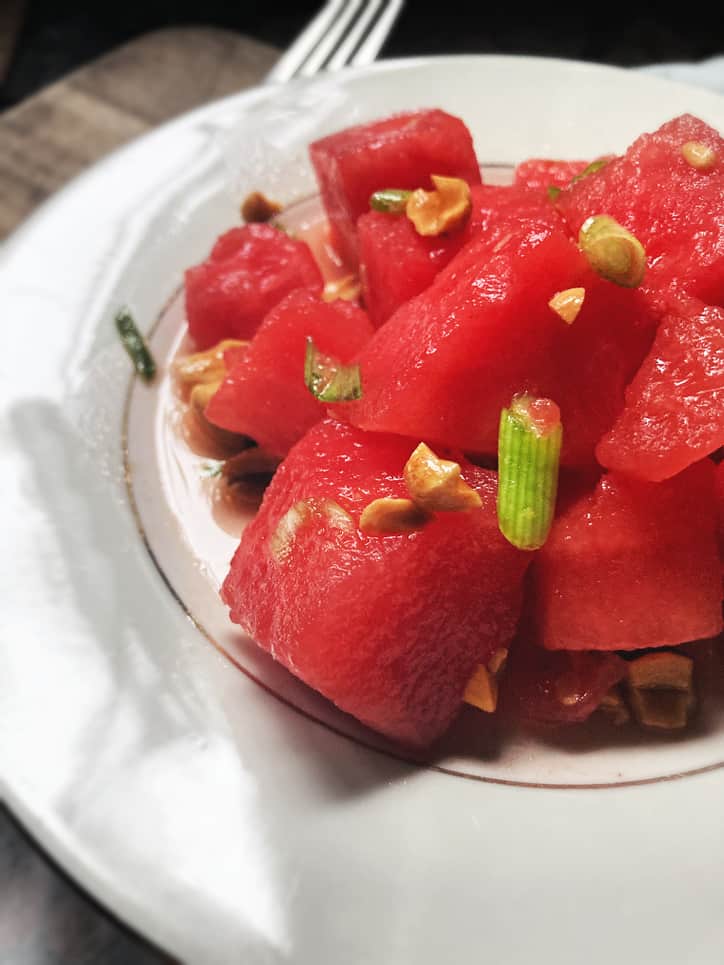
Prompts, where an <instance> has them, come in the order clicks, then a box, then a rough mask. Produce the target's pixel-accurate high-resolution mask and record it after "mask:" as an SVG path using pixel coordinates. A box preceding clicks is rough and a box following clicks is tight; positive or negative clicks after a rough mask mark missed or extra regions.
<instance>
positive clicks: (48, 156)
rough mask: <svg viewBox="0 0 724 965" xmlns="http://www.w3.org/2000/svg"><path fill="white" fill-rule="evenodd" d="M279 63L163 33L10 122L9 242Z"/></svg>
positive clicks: (193, 34)
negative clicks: (95, 174) (145, 146)
mask: <svg viewBox="0 0 724 965" xmlns="http://www.w3.org/2000/svg"><path fill="white" fill-rule="evenodd" d="M278 55H279V53H278V51H277V50H275V49H274V48H273V47H269V46H267V45H266V44H262V43H259V42H258V41H256V40H253V39H252V38H251V37H245V36H243V35H241V34H235V33H231V32H229V31H225V30H218V29H215V28H199V27H176V28H172V29H168V30H160V31H157V32H154V33H151V34H147V35H145V36H143V37H140V38H139V39H137V40H135V41H132V42H131V43H129V44H126V45H125V46H123V47H120V48H118V49H117V50H114V51H113V52H111V53H109V54H107V55H106V56H104V57H101V58H100V59H99V60H96V61H93V62H92V63H90V64H88V65H87V66H85V67H82V68H81V69H80V70H77V71H75V72H74V73H72V74H70V75H69V76H67V77H65V78H63V79H62V80H60V81H58V82H57V83H55V84H52V85H50V86H49V87H46V88H45V89H44V90H42V91H40V93H38V94H35V95H34V96H33V97H30V98H28V99H27V100H26V101H24V102H22V103H21V104H19V105H17V106H16V107H13V108H11V109H10V110H8V111H6V112H5V113H4V114H0V145H2V149H1V150H0V237H4V236H5V235H7V234H8V233H9V232H10V231H12V230H13V228H15V227H16V226H17V225H18V224H19V223H20V222H21V221H22V219H23V218H25V217H26V216H27V215H28V214H30V212H31V211H32V210H33V209H34V208H35V207H37V205H38V204H40V202H41V201H43V200H45V198H47V197H48V196H49V195H51V194H52V193H53V192H54V191H56V190H57V189H58V188H59V187H61V186H62V185H63V184H65V183H66V181H69V180H70V179H71V178H72V177H73V176H74V175H76V174H78V173H79V172H80V171H82V170H83V169H84V168H85V167H87V166H88V165H89V164H92V163H93V162H94V161H97V160H98V159H99V158H100V157H103V155H104V154H107V153H108V152H109V151H111V150H113V148H115V147H119V146H120V145H121V144H124V143H125V142H126V141H130V140H131V139H132V138H134V137H137V136H138V135H139V134H143V133H144V132H145V131H148V130H150V129H151V128H152V127H156V126H157V125H158V124H161V123H162V122H163V121H166V120H169V119H170V118H172V117H175V116H176V115H177V114H181V113H183V112H184V111H187V110H190V109H191V108H193V107H198V106H199V105H200V104H204V103H206V102H207V101H210V100H214V99H215V98H217V97H223V96H224V95H226V94H232V93H234V92H235V91H239V90H243V89H244V88H245V87H251V86H253V85H254V84H256V83H259V82H260V81H261V80H262V79H263V78H264V76H265V74H266V73H267V72H268V71H269V69H270V68H271V67H272V65H273V64H274V62H275V60H276V59H277V57H278Z"/></svg>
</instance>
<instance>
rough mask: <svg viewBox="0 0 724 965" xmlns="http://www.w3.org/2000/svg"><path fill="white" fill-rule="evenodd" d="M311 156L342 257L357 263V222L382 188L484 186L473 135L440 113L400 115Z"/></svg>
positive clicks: (328, 140)
mask: <svg viewBox="0 0 724 965" xmlns="http://www.w3.org/2000/svg"><path fill="white" fill-rule="evenodd" d="M309 152H310V157H311V160H312V164H313V165H314V170H315V173H316V176H317V181H318V183H319V189H320V192H321V195H322V201H323V203H324V207H325V210H326V212H327V217H328V218H329V222H330V225H331V227H332V231H333V234H334V240H335V244H336V246H337V247H338V249H339V251H340V254H341V255H342V256H343V257H344V258H345V260H347V261H348V263H349V264H350V266H351V267H355V266H356V265H357V236H356V224H357V219H358V218H359V217H360V215H362V214H364V213H365V212H366V211H368V210H369V199H370V195H371V194H373V193H374V192H375V191H379V190H381V189H382V188H410V189H414V188H428V189H429V188H432V182H431V181H430V175H431V174H442V175H448V176H450V177H457V178H462V179H463V180H464V181H467V182H468V183H469V184H478V183H479V182H480V169H479V167H478V161H477V158H476V157H475V150H474V148H473V141H472V138H471V136H470V132H469V131H468V129H467V127H466V126H465V125H464V124H463V122H462V121H461V120H460V119H459V118H457V117H453V116H452V115H451V114H447V113H445V111H441V110H423V111H416V112H412V113H406V114H396V115H394V116H392V117H388V118H386V119H385V120H381V121H376V122H374V123H371V124H361V125H358V126H356V127H350V128H347V129H346V130H344V131H339V132H338V133H336V134H331V135H330V136H329V137H324V138H322V139H321V140H318V141H315V142H314V143H313V144H312V145H310V149H309Z"/></svg>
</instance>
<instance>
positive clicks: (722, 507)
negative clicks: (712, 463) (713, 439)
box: [714, 462, 724, 581]
mask: <svg viewBox="0 0 724 965" xmlns="http://www.w3.org/2000/svg"><path fill="white" fill-rule="evenodd" d="M714 490H715V492H716V512H717V540H718V543H719V559H720V560H721V565H722V580H723V581H724V462H720V463H719V464H718V465H717V467H716V473H715V476H714Z"/></svg>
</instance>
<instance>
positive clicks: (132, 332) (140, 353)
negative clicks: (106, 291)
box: [116, 308, 156, 382]
mask: <svg viewBox="0 0 724 965" xmlns="http://www.w3.org/2000/svg"><path fill="white" fill-rule="evenodd" d="M116 329H117V331H118V334H119V335H120V338H121V341H122V342H123V346H124V348H125V349H126V351H127V352H128V354H129V355H130V357H131V361H132V362H133V365H134V368H135V369H136V372H138V374H139V375H140V376H141V378H142V379H145V381H146V382H150V381H151V379H152V378H153V377H154V375H155V374H156V363H155V362H154V360H153V356H152V355H151V353H150V351H149V349H148V346H147V345H146V342H145V341H144V338H143V335H141V333H140V332H139V330H138V326H137V325H136V323H135V321H134V319H133V315H131V313H130V311H129V310H128V309H127V308H122V309H121V310H120V311H119V312H118V314H117V315H116Z"/></svg>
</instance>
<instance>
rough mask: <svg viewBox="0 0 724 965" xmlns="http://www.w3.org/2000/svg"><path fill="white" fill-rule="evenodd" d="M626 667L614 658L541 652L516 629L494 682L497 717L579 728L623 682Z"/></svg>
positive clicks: (556, 651)
mask: <svg viewBox="0 0 724 965" xmlns="http://www.w3.org/2000/svg"><path fill="white" fill-rule="evenodd" d="M626 666H627V665H626V661H625V660H622V659H621V657H619V656H617V655H616V654H615V653H601V652H595V651H576V652H574V651H569V650H555V651H553V650H544V649H543V647H541V646H539V645H538V644H536V643H535V642H534V641H533V639H532V637H531V636H530V635H529V633H528V631H527V630H523V629H522V630H521V631H519V633H518V636H517V637H516V638H515V640H514V641H513V643H512V644H511V647H510V653H509V656H508V660H507V663H506V665H505V672H504V673H503V675H502V679H501V682H500V697H499V703H498V706H499V708H500V713H501V714H503V715H504V716H506V717H510V718H512V719H514V720H523V721H530V722H531V723H536V724H579V723H581V722H582V721H585V720H587V719H588V718H589V717H590V716H591V714H592V713H593V712H594V710H596V709H597V708H598V707H599V705H600V703H601V701H602V700H603V698H604V697H605V696H606V694H607V693H608V692H609V690H610V689H611V687H614V686H615V685H616V684H617V683H619V681H620V680H622V679H623V677H624V676H625V675H626Z"/></svg>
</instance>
